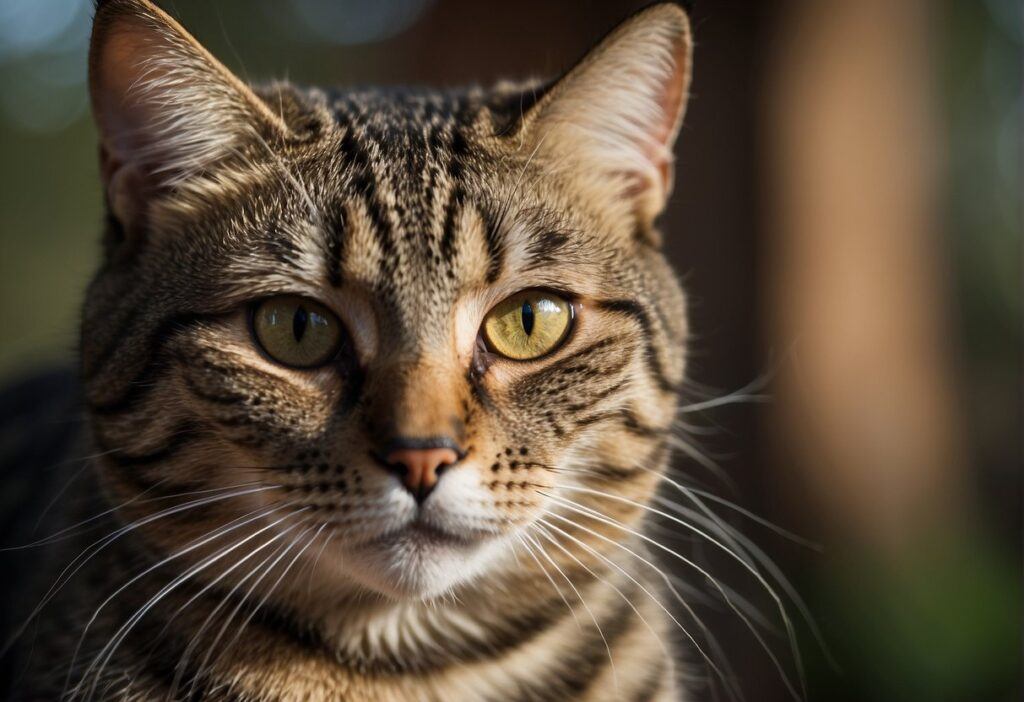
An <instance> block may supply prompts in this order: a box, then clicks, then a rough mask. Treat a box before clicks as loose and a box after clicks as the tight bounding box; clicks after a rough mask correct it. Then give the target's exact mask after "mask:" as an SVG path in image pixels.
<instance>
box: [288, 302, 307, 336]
mask: <svg viewBox="0 0 1024 702" xmlns="http://www.w3.org/2000/svg"><path fill="white" fill-rule="evenodd" d="M308 322H309V315H308V314H306V310H305V309H304V308H302V307H300V308H298V309H297V310H295V316H294V317H292V335H293V336H294V337H295V341H296V342H299V341H302V337H303V336H305V335H306V325H307V324H308Z"/></svg>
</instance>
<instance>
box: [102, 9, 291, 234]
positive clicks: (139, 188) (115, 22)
mask: <svg viewBox="0 0 1024 702" xmlns="http://www.w3.org/2000/svg"><path fill="white" fill-rule="evenodd" d="M89 92H90V97H91V100H92V109H93V114H94V116H95V118H96V122H97V125H98V127H99V132H100V170H101V175H102V178H103V182H104V185H105V186H106V190H107V198H108V201H109V203H110V208H111V211H112V213H113V214H114V216H115V217H116V218H117V219H118V220H119V221H120V222H121V224H122V225H123V226H126V227H128V226H129V225H131V224H135V223H137V221H136V220H138V219H139V218H140V217H141V216H142V215H143V214H144V212H145V204H146V202H147V200H148V198H150V197H152V196H154V195H158V194H160V193H161V192H162V191H166V190H168V189H173V188H175V187H177V186H179V185H181V184H183V183H185V182H187V181H189V180H191V179H193V178H195V177H197V176H199V175H201V174H202V173H204V172H205V171H207V169H209V168H210V167H211V166H213V165H215V164H216V163H217V162H218V161H221V160H222V159H224V158H226V157H228V156H229V155H231V154H232V153H236V152H237V150H238V148H239V147H240V146H241V145H243V144H244V143H246V142H247V140H253V139H254V138H256V137H257V136H259V137H263V138H275V137H278V138H279V137H283V136H284V135H286V134H287V127H286V126H285V125H284V123H283V122H282V121H281V120H280V119H279V118H278V117H277V116H275V115H274V113H273V112H271V111H270V109H269V108H268V107H267V105H266V104H265V103H264V102H263V101H262V100H260V98H259V97H258V96H256V95H255V94H254V93H253V92H252V91H251V90H250V89H249V88H248V87H247V86H246V85H245V84H244V83H242V81H240V80H239V79H238V78H236V77H235V76H234V75H233V74H232V73H231V72H230V71H228V69H227V68H225V67H224V66H223V64H221V63H220V62H219V61H217V59H215V58H214V57H213V56H212V55H211V54H210V53H209V52H208V51H206V49H204V48H203V47H202V46H200V45H199V43H198V42H197V41H196V40H195V39H194V38H193V37H192V36H190V35H189V34H188V32H186V31H185V30H184V29H183V28H182V27H181V25H179V24H178V23H177V22H176V21H175V20H174V19H172V18H171V17H170V16H168V15H167V14H166V13H164V12H163V11H162V10H160V9H159V8H158V7H156V6H155V5H153V4H152V3H151V2H149V1H148V0H105V1H104V0H101V2H100V3H99V5H98V7H97V10H96V17H95V20H94V22H93V30H92V40H91V44H90V48H89Z"/></svg>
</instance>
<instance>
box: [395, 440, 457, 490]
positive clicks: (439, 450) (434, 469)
mask: <svg viewBox="0 0 1024 702" xmlns="http://www.w3.org/2000/svg"><path fill="white" fill-rule="evenodd" d="M396 443H397V442H396ZM403 443H406V444H407V446H405V447H401V448H392V449H391V450H390V451H388V452H386V453H384V454H383V455H382V456H381V457H380V458H381V462H382V463H383V464H384V465H385V467H387V468H388V469H389V470H391V471H392V472H394V473H395V474H397V475H398V476H399V477H400V478H401V479H402V482H403V484H404V485H405V487H406V488H407V489H408V490H409V491H410V492H411V493H412V494H413V495H414V496H416V498H417V499H418V500H420V501H422V500H423V499H425V498H426V496H427V494H429V492H430V491H431V490H432V489H433V488H434V486H435V485H436V484H437V481H438V479H439V477H440V474H441V473H442V472H443V471H444V470H445V469H446V468H448V467H449V466H451V465H454V464H455V463H458V462H459V460H460V458H461V456H460V455H459V453H458V452H457V451H456V450H455V449H454V448H451V447H450V446H447V445H441V446H437V445H434V446H423V445H422V442H411V441H410V442H403ZM409 443H416V444H419V445H417V446H413V447H410V446H408V444H409ZM438 443H441V442H438ZM444 443H447V442H444Z"/></svg>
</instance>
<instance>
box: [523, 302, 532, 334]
mask: <svg viewBox="0 0 1024 702" xmlns="http://www.w3.org/2000/svg"><path fill="white" fill-rule="evenodd" d="M522 316H523V331H525V332H526V335H527V336H530V334H532V333H533V305H531V304H530V303H529V302H524V303H523V311H522Z"/></svg>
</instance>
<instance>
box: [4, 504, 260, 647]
mask: <svg viewBox="0 0 1024 702" xmlns="http://www.w3.org/2000/svg"><path fill="white" fill-rule="evenodd" d="M274 489H277V486H276V485H267V486H263V487H258V488H252V489H247V490H239V491H236V492H229V493H227V494H223V495H215V496H213V497H207V498H202V499H199V500H192V501H190V502H186V503H185V504H182V505H175V506H173V507H169V508H167V509H165V510H161V511H160V512H156V513H155V514H151V515H148V516H146V517H144V518H142V519H138V520H136V521H134V522H131V523H130V524H126V525H124V526H122V527H120V528H118V529H117V530H115V531H114V532H113V533H111V534H108V535H107V536H104V537H102V538H100V539H97V540H96V541H94V542H93V543H92V544H90V545H89V546H86V547H85V548H84V549H82V552H81V553H79V554H78V555H77V556H75V557H74V558H73V559H72V560H71V562H70V563H68V564H67V565H66V566H64V568H63V569H62V570H61V572H60V573H58V574H57V577H56V579H55V580H54V583H53V584H52V585H51V586H50V587H49V589H48V590H47V591H46V592H45V593H44V594H43V597H42V598H41V599H40V601H39V604H37V605H36V606H35V607H34V608H33V610H32V612H31V613H29V615H28V617H26V618H25V621H24V622H23V623H22V624H21V625H20V626H19V627H18V628H17V629H16V630H15V631H14V633H13V634H11V636H10V637H9V638H8V639H7V641H6V642H5V643H4V646H3V649H0V655H4V654H6V653H7V652H8V651H9V650H10V648H11V646H13V645H14V643H15V642H16V641H17V640H18V638H19V637H20V636H21V635H22V634H23V633H24V632H25V629H27V628H28V625H29V624H30V623H31V622H32V621H33V620H34V619H35V618H36V617H37V616H39V613H40V612H41V611H42V610H43V608H44V607H46V605H47V604H49V603H50V601H52V600H53V598H54V597H56V596H57V594H58V593H59V592H60V591H61V590H62V589H63V588H64V586H65V585H67V584H68V583H69V582H70V581H71V579H72V578H73V577H74V576H75V574H77V573H78V572H79V571H80V570H81V569H82V568H84V567H85V565H86V564H87V563H88V562H89V561H90V560H92V559H93V558H94V557H95V556H96V555H97V554H98V553H99V552H100V551H102V550H103V549H105V548H106V547H107V546H109V545H110V544H112V543H114V542H115V541H117V540H118V539H120V538H121V537H122V536H124V535H126V534H128V533H130V532H132V531H134V530H136V529H138V528H140V527H142V526H145V525H147V524H151V523H153V522H155V521H157V520H160V519H164V518H166V517H169V516H173V515H175V514H180V513H182V512H185V511H188V510H190V509H195V508H196V507H202V506H205V505H208V504H212V503H214V502H219V501H221V500H228V499H232V498H234V497H240V496H243V495H249V494H252V493H255V492H261V491H264V490H274Z"/></svg>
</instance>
